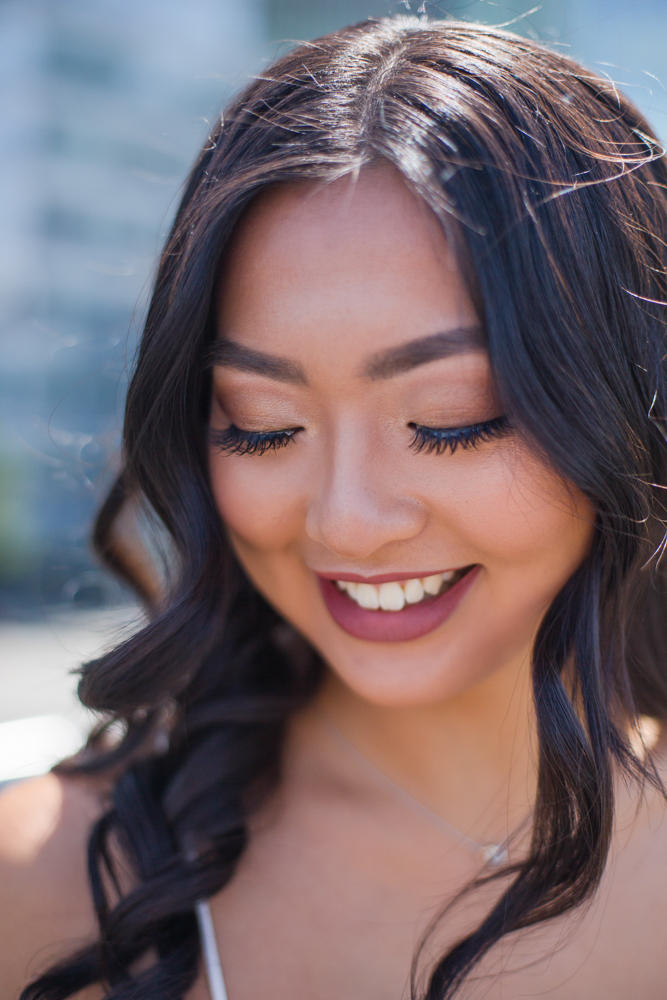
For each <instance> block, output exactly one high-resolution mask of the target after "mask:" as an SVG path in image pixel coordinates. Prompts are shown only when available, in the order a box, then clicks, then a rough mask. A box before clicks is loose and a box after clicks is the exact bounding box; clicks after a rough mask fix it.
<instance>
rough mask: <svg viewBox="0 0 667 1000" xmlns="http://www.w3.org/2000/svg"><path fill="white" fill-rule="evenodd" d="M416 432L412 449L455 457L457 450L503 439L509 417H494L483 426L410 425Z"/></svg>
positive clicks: (411, 444) (411, 445) (507, 428)
mask: <svg viewBox="0 0 667 1000" xmlns="http://www.w3.org/2000/svg"><path fill="white" fill-rule="evenodd" d="M409 426H410V428H411V430H412V431H413V432H414V434H413V438H412V441H411V442H410V447H411V448H412V449H413V450H414V451H416V452H421V451H425V452H426V453H427V454H431V453H432V452H435V454H436V455H444V453H445V452H446V451H447V450H449V452H450V453H451V454H452V455H453V454H454V452H455V451H456V449H457V448H475V447H476V446H477V445H478V444H480V443H481V442H482V441H490V440H491V439H492V438H496V437H502V436H503V435H504V434H506V433H507V431H508V430H509V426H510V424H509V420H508V419H507V417H494V418H493V420H485V421H484V422H483V423H481V424H470V426H469V427H448V428H441V427H423V426H422V425H421V424H410V425H409Z"/></svg>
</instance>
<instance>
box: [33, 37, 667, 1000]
mask: <svg viewBox="0 0 667 1000" xmlns="http://www.w3.org/2000/svg"><path fill="white" fill-rule="evenodd" d="M377 162H386V163H389V164H392V165H393V166H394V167H395V168H396V169H397V170H398V171H399V172H400V173H401V174H402V176H403V178H404V179H405V181H406V183H407V184H408V185H409V186H410V187H411V188H412V189H413V190H414V191H415V192H416V193H417V194H418V195H419V196H420V197H421V198H423V200H424V201H425V202H426V203H427V204H428V205H429V206H430V207H431V208H432V209H433V210H434V211H435V212H436V213H437V214H438V216H439V217H440V218H441V219H442V222H443V225H444V226H445V227H446V230H447V233H448V235H449V236H450V237H451V238H452V239H454V240H455V243H456V248H457V252H458V256H459V259H460V261H461V266H462V268H463V272H464V274H465V277H466V281H467V282H468V285H469V288H470V292H471V295H472V296H473V301H474V303H475V305H476V308H477V310H478V313H479V316H480V318H481V320H482V321H483V323H484V326H485V330H486V336H487V340H488V351H489V355H490V360H491V364H492V369H493V372H494V375H495V380H496V385H497V388H498V392H499V394H500V398H501V400H502V403H503V406H504V412H506V413H507V414H508V417H509V419H510V421H511V423H512V425H513V426H514V427H515V428H516V429H517V432H518V433H521V434H523V435H525V437H526V438H527V439H528V440H529V441H530V442H531V443H532V446H533V447H534V448H535V449H536V450H537V451H538V452H539V453H540V454H541V455H542V456H543V457H544V458H545V460H546V461H548V462H549V463H550V464H551V465H552V466H553V467H554V468H555V469H556V470H558V472H560V473H561V474H562V476H563V477H564V478H565V479H566V480H567V481H568V482H570V483H572V484H574V485H575V486H576V487H577V488H578V489H579V490H581V491H583V493H584V494H585V495H586V496H587V497H588V498H589V499H590V500H591V501H592V503H593V504H594V506H595V509H596V511H597V529H596V532H595V536H594V541H593V544H592V548H591V551H590V553H589V555H588V556H587V557H586V559H585V561H584V562H583V564H582V565H581V566H580V567H579V568H578V569H577V571H576V572H575V573H574V574H573V576H572V577H571V579H570V580H569V581H568V582H567V584H566V585H565V586H564V587H563V589H562V590H561V592H560V593H559V594H558V595H557V597H556V598H555V600H554V601H553V603H552V605H551V607H550V608H549V609H548V610H547V612H546V614H545V616H544V620H543V622H542V625H541V627H540V630H539V634H538V636H537V639H536V641H535V646H534V651H533V687H534V699H535V710H536V718H537V727H538V735H539V775H538V791H537V799H536V802H535V809H534V822H533V829H532V838H531V841H530V846H529V848H528V850H527V853H526V856H525V859H523V860H521V861H519V862H516V863H515V864H514V865H513V866H512V867H511V868H506V869H505V870H504V872H503V873H502V874H503V879H504V881H503V883H502V885H501V886H500V890H501V891H500V893H499V899H498V901H497V903H496V904H495V905H494V906H493V908H492V909H491V911H490V912H489V913H488V915H487V916H486V918H485V919H484V920H483V922H482V923H481V925H480V926H479V927H478V928H477V929H476V930H475V931H474V932H473V933H471V934H469V935H468V936H466V937H465V938H464V939H463V940H461V941H459V942H458V943H456V944H455V945H454V946H453V947H452V948H451V949H450V950H449V951H448V953H447V954H446V955H444V956H443V957H442V958H441V959H440V960H439V961H438V962H437V963H436V964H435V967H434V968H433V969H432V970H431V971H430V973H429V977H428V982H427V983H426V985H425V986H424V987H423V988H420V987H418V985H417V979H416V976H415V977H413V997H416V996H420V997H422V998H423V1000H436V998H437V1000H444V998H447V997H451V996H452V995H453V994H454V993H455V992H456V991H457V990H458V988H459V987H460V986H461V984H462V982H463V980H464V978H465V977H466V975H467V974H468V973H469V972H470V970H471V969H472V968H473V966H474V965H475V964H476V963H477V962H479V960H480V959H481V958H482V957H483V956H484V955H485V954H486V953H487V952H488V951H489V949H490V948H491V947H492V946H493V945H494V944H495V943H496V942H498V941H499V940H500V939H501V937H502V936H503V935H505V934H507V933H509V932H511V931H515V930H517V929H519V928H523V927H527V926H530V925H534V924H536V923H537V922H539V921H544V920H547V919H549V918H552V917H555V916H557V915H559V914H563V913H565V912H566V911H568V910H571V909H572V908H573V907H576V906H578V905H579V904H581V903H582V902H583V901H585V900H587V899H589V898H590V897H591V895H592V893H593V892H594V891H595V889H596V887H597V886H598V884H599V880H600V878H601V875H602V872H603V869H604V866H605V862H606V858H607V853H608V849H609V844H610V837H611V831H612V824H613V806H614V797H613V776H614V773H615V771H616V770H617V769H618V768H620V769H622V770H623V771H624V772H625V773H626V774H629V775H631V776H632V777H634V778H636V779H637V780H638V781H639V782H640V784H641V782H645V781H647V780H648V781H653V782H654V783H655V784H656V785H658V786H659V780H658V778H657V775H656V773H655V771H654V770H652V767H651V764H650V756H649V757H641V759H640V757H638V756H636V755H635V754H634V753H633V751H632V749H631V746H630V743H629V740H628V732H629V731H630V730H629V728H628V723H629V725H630V727H631V726H632V725H636V723H637V719H638V717H639V715H640V714H649V715H651V716H654V717H656V718H665V717H667V670H666V669H665V667H664V663H663V653H664V650H665V648H666V647H665V629H666V628H667V615H666V614H665V611H666V607H665V600H664V588H663V585H662V583H661V571H660V566H659V557H660V553H661V547H662V541H663V535H664V530H663V520H662V513H663V505H662V502H661V499H660V497H661V491H662V490H663V489H664V488H665V487H666V486H667V476H666V469H665V456H666V453H667V449H666V446H665V424H664V422H663V421H664V419H665V418H666V417H667V387H666V382H665V366H664V360H663V359H664V357H665V354H666V348H665V322H664V320H665V316H666V315H667V313H666V312H665V306H666V303H667V280H666V277H665V258H666V256H667V250H666V244H665V240H666V238H667V202H666V194H667V171H666V168H665V161H664V159H663V151H662V149H661V148H660V146H659V145H658V143H657V141H656V139H655V137H654V136H653V134H652V133H651V130H650V128H649V126H648V125H647V123H646V122H645V121H644V120H643V118H642V117H641V115H640V114H639V113H638V111H637V110H636V109H635V108H634V107H633V105H632V104H631V103H629V102H628V101H627V99H626V98H625V97H623V96H622V95H621V94H619V93H618V92H617V91H616V89H615V88H614V86H613V85H612V84H611V83H610V82H608V81H607V80H604V79H600V78H599V77H597V76H596V75H594V74H592V73H590V72H589V71H588V70H586V69H584V68H583V67H581V66H580V65H578V64H577V63H575V62H573V61H571V60H570V59H568V58H565V57H564V56H562V55H560V54H556V53H554V52H552V51H550V50H549V49H548V48H546V47H543V46H541V45H539V44H537V43H534V42H531V41H527V40H525V39H522V38H519V37H515V36H513V35H511V34H509V33H506V32H503V31H500V30H496V29H493V28H488V27H483V26H479V25H474V24H468V23H462V22H457V21H446V22H436V23H428V22H426V23H422V22H420V21H417V20H414V19H409V18H397V19H387V20H381V21H368V22H364V23H362V24H357V25H354V26H352V27H349V28H346V29H344V30H342V31H339V32H336V33H335V34H331V35H327V36H326V37H324V38H320V39H318V40H317V41H314V42H311V43H308V44H304V45H301V46H300V47H298V48H296V49H294V50H293V51H292V52H290V53H289V54H288V55H286V56H284V57H283V58H281V59H280V60H279V61H277V62H276V63H275V64H274V65H273V66H271V67H270V68H269V69H268V70H267V71H266V72H264V73H262V74H261V75H260V76H259V77H258V78H257V79H255V80H254V81H253V82H252V83H251V84H250V85H249V86H248V87H247V88H246V89H245V90H244V91H243V93H242V94H241V95H240V96H239V97H238V98H237V99H236V100H235V101H234V102H233V103H232V104H231V106H230V107H229V108H228V109H227V110H226V112H225V114H224V116H223V117H222V118H221V120H220V121H219V122H218V124H217V125H216V126H215V128H214V129H213V132H212V134H211V136H210V139H209V141H208V142H207V144H206V146H205V148H204V150H203V152H202V153H201V155H200V157H199V160H198V162H197V164H196V166H195V168H194V170H193V172H192V174H191V176H190V179H189V181H188V183H187V186H186V189H185V194H184V197H183V200H182V203H181V206H180V209H179V211H178V214H177V217H176V220H175V222H174V225H173V229H172V231H171V235H170V236H169V238H168V241H167V245H166V249H165V251H164V254H163V255H162V259H161V262H160V266H159V271H158V274H157V280H156V283H155V291H154V294H153V298H152V303H151V306H150V310H149V313H148V317H147V320H146V326H145V330H144V334H143V340H142V342H141V348H140V351H139V355H138V361H137V365H136V371H135V373H134V377H133V379H132V382H131V385H130V389H129V395H128V400H127V416H126V422H125V437H124V451H123V467H122V471H121V473H120V476H119V478H118V481H117V483H116V485H115V486H114V488H113V490H112V491H111V495H110V496H109V499H108V501H107V503H106V505H105V506H104V508H103V509H102V512H101V515H100V518H99V521H98V525H97V529H96V534H95V542H96V545H97V549H98V550H99V552H100V553H101V555H102V556H103V557H104V559H105V560H106V562H107V563H108V564H109V565H110V566H111V567H112V568H113V569H114V570H116V571H117V572H118V573H120V574H121V575H124V576H125V578H126V579H128V580H129V581H130V582H131V583H133V584H134V585H135V586H136V587H137V589H138V590H139V592H140V593H142V594H143V596H144V597H146V598H147V599H150V594H149V593H148V589H149V588H148V587H147V585H146V582H145V574H141V573H140V572H139V571H138V569H137V567H136V565H134V562H136V559H134V555H135V554H133V553H129V554H128V546H127V544H124V543H123V532H122V530H121V525H122V523H123V518H121V517H120V516H119V515H120V514H121V513H123V517H125V513H124V512H126V511H127V510H129V509H136V508H137V507H139V508H142V509H143V510H144V511H149V512H150V514H151V516H152V517H153V518H154V519H156V520H157V521H158V522H159V523H160V525H161V526H162V529H163V531H164V532H166V533H167V535H168V538H169V539H170V545H171V548H172V553H171V556H170V567H171V569H170V574H169V580H168V584H167V585H166V589H165V591H164V593H163V594H162V596H161V597H160V598H159V599H153V600H152V612H151V618H150V621H149V623H148V624H147V625H146V626H145V627H144V628H143V629H142V630H141V631H139V632H138V633H137V634H135V635H133V636H132V637H131V638H129V639H127V640H126V641H124V642H122V643H121V644H120V645H119V646H118V647H117V648H116V649H114V650H113V651H112V652H110V653H108V654H107V655H105V656H102V657H101V658H100V659H97V660H95V661H93V662H92V663H88V664H87V665H86V666H85V667H84V668H83V669H82V676H81V683H80V689H79V690H80V696H81V700H82V701H83V703H84V704H85V705H87V706H89V707H90V708H92V709H96V710H98V711H100V712H102V713H106V717H107V718H108V719H110V720H113V721H114V722H115V723H118V722H119V721H120V723H122V725H123V727H124V729H123V732H124V735H123V737H122V739H120V741H118V742H117V743H116V744H115V745H114V746H112V747H111V748H108V749H105V746H104V740H103V739H102V738H101V737H100V735H99V733H98V734H97V735H96V736H95V737H94V738H93V739H92V741H91V743H90V745H89V747H88V749H87V751H85V752H84V754H83V756H82V757H81V758H80V759H79V760H78V761H76V762H75V763H74V764H70V765H68V766H67V769H69V771H70V772H71V771H73V772H74V773H79V774H80V773H91V772H97V773H101V772H110V773H113V774H114V775H115V776H116V780H115V783H114V791H113V798H112V801H111V804H110V808H109V811H108V812H107V813H106V815H104V817H103V818H102V819H101V820H100V821H99V822H98V823H97V825H96V826H95V828H94V830H93V832H92V835H91V838H90V849H89V867H90V881H91V887H92V895H93V899H94V902H95V907H96V911H97V918H98V921H99V939H98V940H97V942H96V943H94V944H92V945H91V946H90V947H87V948H85V949H84V950H82V951H81V952H80V953H78V954H77V955H74V956H73V957H71V958H70V959H69V960H67V961H65V962H63V963H62V964H60V965H58V966H57V967H54V968H52V969H51V970H50V971H48V972H47V973H46V974H44V975H43V976H42V977H41V978H39V979H38V980H36V981H35V982H33V983H32V984H31V985H30V986H28V987H27V988H26V989H25V990H24V992H23V993H22V998H23V1000H47V998H48V1000H57V998H65V997H69V996H71V995H72V994H74V993H75V992H77V991H78V990H80V989H82V988H83V987H85V986H86V985H87V984H89V983H93V982H98V981H99V982H101V983H103V984H104V987H105V989H106V991H107V992H106V996H107V998H109V1000H112V998H113V1000H130V998H141V1000H164V998H165V997H172V998H178V997H182V996H183V995H184V993H185V992H186V991H187V990H188V988H189V987H190V986H191V984H192V983H193V981H194V979H195V977H196V975H197V972H198V968H199V943H198V935H197V925H196V920H195V915H194V905H195V902H196V901H197V900H199V899H200V898H204V897H210V896H212V895H213V894H214V893H216V892H218V891H219V890H220V889H222V887H223V886H224V885H226V884H227V883H228V882H229V880H230V878H231V877H232V875H233V873H234V870H235V867H236V865H237V863H238V861H239V858H240V856H241V854H242V852H243V850H244V848H245V846H246V843H247V836H248V834H247V820H248V817H249V815H250V814H251V813H252V811H253V810H254V809H256V808H257V806H258V803H259V802H261V801H262V798H263V797H264V796H266V795H267V793H268V792H269V791H270V789H271V788H272V787H274V786H275V783H276V781H277V780H279V773H280V757H281V746H282V741H283V736H284V733H285V729H286V725H287V723H288V721H289V718H290V715H291V713H293V712H294V710H295V709H296V708H298V707H299V706H301V705H303V704H304V703H305V702H306V701H307V700H308V699H309V698H310V697H311V696H312V695H313V693H314V692H315V690H316V688H317V685H318V683H319V680H320V678H321V676H322V669H323V667H322V663H321V660H320V658H319V657H318V656H317V654H316V653H315V652H314V651H313V650H312V649H311V648H310V647H309V646H308V645H307V643H306V642H305V640H303V639H301V638H300V637H299V636H298V635H297V634H296V632H295V631H294V630H293V629H292V628H291V627H290V626H289V625H288V624H287V623H285V622H284V621H282V620H281V619H280V617H279V616H278V614H277V613H276V612H275V611H274V610H273V609H272V608H271V607H270V606H269V605H268V604H267V603H266V602H265V600H264V599H263V598H262V597H261V596H260V595H259V594H258V593H257V592H256V591H255V589H254V588H253V586H252V585H251V584H250V582H249V581H248V579H247V578H246V577H245V575H244V573H243V572H242V570H241V568H240V566H239V565H238V563H237V562H236V560H235V558H234V556H233V555H232V553H231V551H230V547H229V543H228V541H227V539H226V537H225V531H224V527H223V525H222V524H221V520H220V517H219V515H218V512H217V510H216V507H215V504H214V502H213V499H212V493H211V488H210V485H209V478H208V472H207V432H206V425H207V415H208V406H209V394H210V364H209V362H208V358H209V351H210V343H211V340H212V338H213V337H214V336H215V329H214V318H213V313H212V302H213V295H214V289H215V287H216V276H217V275H218V273H219V269H220V263H221V258H222V256H223V254H224V253H225V246H226V245H227V242H228V240H229V238H230V234H231V233H232V231H233V229H234V226H235V224H236V222H237V220H238V219H239V216H240V215H241V213H242V212H243V210H244V209H245V208H246V206H247V205H248V204H249V202H250V201H251V199H252V198H254V197H255V195H257V194H258V193H259V192H260V191H263V190H264V189H266V188H267V187H269V186H271V185H277V184H285V183H288V182H291V181H296V180H304V179H305V180H312V181H317V182H328V181H331V180H333V179H336V178H339V177H341V176H345V175H354V174H355V173H356V172H357V171H359V170H363V169H364V168H365V167H366V166H368V165H370V164H374V163H377ZM133 559H134V562H133ZM165 734H168V738H169V739H168V747H167V748H166V749H165V745H164V744H165V743H166V740H165V738H164V737H165ZM660 787H661V786H660ZM113 844H120V845H121V847H122V850H123V852H124V853H125V855H127V857H128V858H130V859H131V861H132V863H133V865H134V870H135V875H136V878H135V882H134V884H133V887H132V888H131V889H130V890H129V891H125V892H123V891H121V889H120V888H119V887H118V882H117V880H116V874H115V863H114V855H113V850H112V846H111V845H113ZM484 877H492V876H484V875H482V878H484ZM114 881H116V889H115V890H113V889H112V888H110V886H113V884H114ZM148 954H152V955H154V956H155V960H154V961H153V962H152V963H151V964H149V967H145V963H144V965H143V966H140V967H141V969H142V971H138V972H135V971H133V969H134V967H135V963H136V962H137V960H138V959H140V958H141V957H142V956H146V955H148Z"/></svg>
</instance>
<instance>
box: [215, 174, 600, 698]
mask: <svg viewBox="0 0 667 1000" xmlns="http://www.w3.org/2000/svg"><path fill="white" fill-rule="evenodd" d="M219 302H220V306H219V314H218V321H219V344H218V347H219V350H218V358H217V360H218V362H219V363H218V364H216V366H215V368H214V383H213V384H214V388H213V404H212V412H211V428H212V443H211V450H210V468H211V479H212V484H213V490H214V494H215V499H216V502H217V505H218V508H219V510H220V514H221V516H222V518H223V520H224V522H225V524H226V526H227V529H228V532H229V536H230V539H231V542H232V544H233V546H234V549H235V550H236V553H237V555H238V557H239V559H240V561H241V563H242V564H243V566H244V567H245V569H246V571H247V573H248V575H249V576H250V578H251V579H252V580H253V582H254V584H255V585H256V586H257V588H258V589H259V590H260V591H261V592H262V593H263V594H264V595H265V597H266V598H267V599H268V600H269V601H270V603H271V604H273V605H274V607H276V608H277V609H278V611H279V612H280V613H281V614H282V615H283V616H284V617H285V618H286V619H287V620H288V621H290V622H291V623H292V624H293V625H295V626H296V628H297V629H298V630H299V631H300V632H302V633H303V634H304V635H305V636H306V637H307V638H308V639H309V640H310V642H311V643H312V644H313V645H314V646H315V647H316V648H317V649H318V650H319V651H320V653H321V654H322V655H323V657H324V658H325V660H326V661H327V662H328V664H329V665H330V667H331V668H332V669H333V670H334V671H335V672H336V673H337V674H338V676H339V677H340V678H341V679H342V680H343V681H344V682H345V683H346V684H347V685H348V686H349V687H350V688H351V689H352V690H354V691H355V692H356V693H357V694H358V695H360V696H361V697H363V698H366V699H369V700H371V701H373V702H375V703H377V704H384V705H396V706H397V705H418V704H428V703H434V702H438V701H441V700H442V699H446V698H448V697H452V696H454V695H456V694H458V693H461V692H462V691H464V690H466V689H468V688H470V687H472V686H473V685H475V684H477V683H479V682H480V681H482V680H484V679H485V678H488V677H489V676H490V675H492V674H493V673H494V672H495V671H497V670H499V669H500V668H501V667H503V666H506V665H507V664H508V663H511V662H517V663H520V662H525V661H526V658H527V653H528V651H529V649H530V645H531V641H532V638H533V636H534V634H535V630H536V628H537V626H538V624H539V622H540V619H541V617H542V615H543V614H544V611H545V609H546V608H547V606H548V605H549V603H550V601H551V600H552V598H553V597H554V596H555V594H556V593H557V592H558V590H559V589H560V588H561V587H562V586H563V584H564V583H565V581H566V580H567V578H568V577H569V576H570V575H571V573H572V572H573V571H574V570H575V568H576V567H577V566H578V565H579V563H580V562H581V560H582V559H583V557H584V555H585V553H586V551H587V549H588V546H589V544H590V539H591V534H592V530H593V529H592V523H593V516H594V515H593V511H592V509H591V507H590V504H589V503H588V501H586V500H585V498H584V497H583V495H581V494H580V493H579V492H578V491H577V490H576V489H574V488H573V487H572V486H571V485H570V486H569V485H568V484H565V483H564V482H563V481H562V480H561V479H560V478H559V477H558V476H557V475H556V474H555V473H554V472H553V470H551V469H550V468H549V467H547V466H546V465H545V464H544V463H543V462H542V461H541V460H540V459H539V458H538V457H537V456H536V455H535V454H534V453H533V452H532V451H531V450H530V449H529V448H528V447H527V445H526V444H525V443H524V442H523V441H522V440H521V438H520V437H519V436H518V435H517V434H515V433H513V432H512V430H511V428H509V429H508V428H507V427H506V426H505V425H504V422H503V420H502V417H503V414H502V410H501V408H500V404H499V402H498V399H497V397H496V395H495V394H494V388H493V383H492V379H491V373H490V369H489V363H488V359H487V355H486V352H485V350H484V344H483V338H482V336H481V332H480V329H479V325H478V319H477V317H476V315H475V312H474V310H473V308H472V305H471V302H470V299H469V297H468V295H467V293H466V290H465V288H464V285H463V282H462V280H461V277H460V275H459V273H458V271H457V267H456V262H455V260H454V259H453V257H452V255H451V254H450V253H449V251H448V247H447V244H446V242H445V239H444V236H443V233H442V230H441V228H440V226H439V224H438V222H437V220H436V218H435V216H434V215H433V214H432V213H431V212H430V211H429V209H428V208H426V206H425V205H424V204H423V203H422V202H420V201H419V200H418V199H417V198H416V197H415V196H414V195H413V194H411V193H410V191H409V190H408V188H407V187H406V186H405V184H404V183H403V181H402V180H401V178H400V176H399V175H398V174H397V173H395V172H394V171H393V170H392V169H391V168H388V167H381V168H374V169H369V170H367V171H365V172H362V173H361V175H360V176H359V178H358V179H357V180H356V181H354V180H352V179H349V178H345V179H343V180H340V181H337V182H335V183H333V184H330V185H328V186H325V187H318V186H316V185H314V184H309V183H304V184H293V185H286V186H282V187H279V188H276V189H273V190H271V191H269V192H267V193H264V194H263V195H262V196H260V197H259V198H258V199H257V200H256V201H255V202H254V203H253V204H252V206H251V207H250V209H249V211H248V212H247V213H246V215H245V217H244V218H243V220H242V221H241V223H240V225H239V227H238V231H237V233H236V235H235V239H234V241H233V245H232V247H231V250H230V253H229V255H228V258H227V263H226V266H225V270H224V273H223V275H222V279H221V284H220V296H219ZM462 428H463V430H462Z"/></svg>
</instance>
